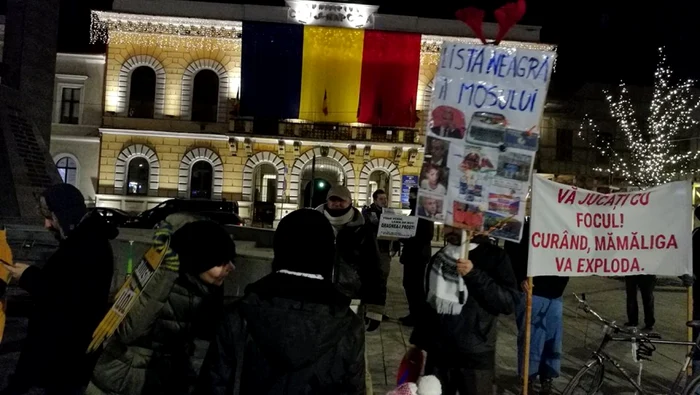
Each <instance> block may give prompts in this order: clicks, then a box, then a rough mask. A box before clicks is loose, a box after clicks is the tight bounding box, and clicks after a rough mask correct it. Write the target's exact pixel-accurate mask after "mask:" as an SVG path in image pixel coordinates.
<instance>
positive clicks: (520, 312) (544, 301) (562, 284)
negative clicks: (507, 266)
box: [505, 218, 569, 395]
mask: <svg viewBox="0 0 700 395" xmlns="http://www.w3.org/2000/svg"><path fill="white" fill-rule="evenodd" d="M529 239H530V221H529V218H527V219H526V221H525V225H524V226H523V238H522V239H521V240H520V243H514V242H506V243H505V250H506V252H507V253H508V255H509V257H510V261H511V263H512V264H513V270H514V271H515V277H516V279H517V280H518V283H519V284H520V286H521V288H522V291H523V294H521V296H520V301H519V303H518V305H517V317H516V321H517V323H518V373H519V374H520V376H521V377H522V376H523V372H522V367H523V359H524V358H523V352H524V351H523V350H524V345H525V342H524V341H525V310H526V309H525V307H526V298H527V296H526V295H525V292H527V291H528V287H529V283H528V280H527V263H528V247H529ZM568 283H569V278H568V277H557V276H539V277H535V278H533V288H532V321H531V324H530V327H531V332H530V336H531V337H530V372H529V376H530V380H529V386H530V391H528V392H529V393H534V392H533V390H534V387H533V384H534V379H535V378H537V376H539V378H540V383H541V390H540V394H542V395H549V394H552V380H553V379H555V378H557V377H559V374H560V373H561V353H562V335H563V333H564V328H563V320H562V314H563V307H564V304H563V300H562V295H564V289H566V285H567V284H568Z"/></svg>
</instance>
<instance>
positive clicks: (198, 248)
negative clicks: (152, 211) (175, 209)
mask: <svg viewBox="0 0 700 395" xmlns="http://www.w3.org/2000/svg"><path fill="white" fill-rule="evenodd" d="M170 245H171V247H172V249H173V250H174V251H175V252H177V255H178V257H179V258H180V272H182V273H189V274H193V275H198V274H200V273H204V272H206V271H207V270H209V269H211V268H213V267H216V266H221V265H223V264H225V263H228V262H229V261H231V262H233V261H234V260H235V259H236V244H235V243H234V242H233V239H232V238H231V236H230V235H229V234H228V232H226V229H224V228H223V227H222V226H221V225H219V224H217V223H215V222H212V221H195V222H190V223H188V224H186V225H184V226H183V227H182V228H180V229H178V230H177V231H176V232H175V233H174V234H173V236H172V239H171V241H170Z"/></svg>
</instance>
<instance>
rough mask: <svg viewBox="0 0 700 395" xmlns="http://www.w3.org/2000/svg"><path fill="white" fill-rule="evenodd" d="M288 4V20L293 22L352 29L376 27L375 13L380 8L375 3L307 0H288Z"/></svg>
mask: <svg viewBox="0 0 700 395" xmlns="http://www.w3.org/2000/svg"><path fill="white" fill-rule="evenodd" d="M287 6H289V10H288V11H287V21H289V22H291V23H299V24H302V25H321V26H336V27H346V28H352V29H366V28H372V27H374V14H375V13H376V12H377V10H378V9H379V6H373V5H364V4H352V3H327V2H322V1H307V0H287Z"/></svg>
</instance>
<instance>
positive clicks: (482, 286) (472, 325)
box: [411, 226, 518, 395]
mask: <svg viewBox="0 0 700 395" xmlns="http://www.w3.org/2000/svg"><path fill="white" fill-rule="evenodd" d="M445 241H447V242H448V243H449V244H452V245H457V246H458V245H460V244H461V232H459V231H457V232H455V231H453V229H452V228H450V227H447V226H446V227H445ZM469 249H470V251H469V259H468V260H462V259H460V260H458V261H457V262H456V267H453V268H452V269H451V271H455V270H456V272H457V274H458V275H459V276H461V278H462V279H463V280H464V284H465V285H466V288H467V291H468V294H467V298H466V303H465V304H464V305H463V307H462V308H461V309H460V310H459V313H458V314H455V315H450V314H438V313H437V311H436V310H435V309H434V308H432V306H430V307H428V308H426V309H425V313H424V314H423V315H421V317H420V320H418V322H417V324H416V327H415V329H414V330H413V334H412V335H411V343H412V344H414V345H415V346H417V347H418V348H420V349H423V350H425V351H427V354H428V356H427V360H426V365H425V374H426V375H434V376H436V377H437V378H438V379H439V380H440V382H441V383H442V385H443V394H444V395H455V394H456V393H457V391H459V394H460V395H484V394H491V393H493V384H494V379H495V359H496V332H497V328H496V323H497V318H498V315H500V314H512V313H513V311H514V310H515V303H516V300H517V299H518V290H517V283H516V280H515V276H514V275H513V269H512V267H511V264H510V260H509V259H508V255H507V254H506V253H505V251H503V250H502V249H501V248H499V247H498V246H495V245H493V244H491V242H490V241H489V240H488V238H487V237H478V238H475V239H473V240H472V242H471V243H470V247H469ZM436 256H437V255H436ZM434 259H435V258H434ZM431 264H432V262H431Z"/></svg>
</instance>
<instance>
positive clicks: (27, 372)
mask: <svg viewBox="0 0 700 395" xmlns="http://www.w3.org/2000/svg"><path fill="white" fill-rule="evenodd" d="M39 212H40V213H41V215H42V216H43V218H44V227H45V228H46V229H48V230H49V231H50V232H52V233H53V234H54V236H55V237H56V239H57V240H58V241H59V245H58V249H57V250H56V252H55V253H54V254H53V255H51V257H50V258H49V259H48V261H47V262H46V265H44V267H43V268H41V269H40V268H38V267H37V266H29V265H26V264H23V263H17V262H16V263H15V264H14V265H12V266H10V265H7V264H6V263H3V265H5V269H6V270H8V271H9V272H10V274H11V275H12V277H14V279H15V280H19V286H20V287H21V288H23V289H24V290H26V291H27V292H29V293H30V294H31V296H32V300H33V302H34V310H33V312H32V314H31V315H30V318H29V325H28V328H27V339H26V340H25V342H24V345H23V348H22V354H21V355H20V357H19V361H18V362H17V367H16V368H15V373H14V375H12V376H11V377H10V380H9V385H8V387H7V388H6V389H5V390H4V391H0V393H2V394H3V395H14V394H24V393H26V392H27V391H29V389H30V388H31V387H44V388H45V389H46V393H47V394H61V395H64V394H82V393H83V391H84V390H85V386H86V385H87V382H88V380H89V378H90V373H91V372H92V368H93V367H94V366H95V361H96V355H95V354H86V353H85V350H86V349H87V347H88V344H89V343H90V339H91V335H92V332H93V331H94V330H95V328H96V327H97V325H98V324H99V322H100V319H101V318H102V316H103V314H104V313H105V311H106V310H107V307H108V299H109V291H110V287H111V284H112V273H113V270H114V262H113V256H112V247H111V246H110V240H111V239H114V238H115V237H116V236H117V234H118V230H117V228H115V227H113V226H111V225H109V224H107V223H106V222H105V221H104V219H102V217H100V216H99V215H97V214H91V215H87V216H86V213H87V209H86V207H85V199H84V198H83V195H82V194H81V193H80V192H79V191H78V189H77V188H75V187H74V186H72V185H70V184H58V185H54V186H52V187H50V188H48V189H47V190H46V191H45V192H44V193H43V194H42V195H41V197H40V199H39Z"/></svg>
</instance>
